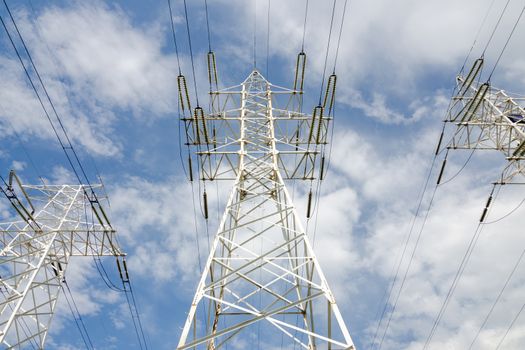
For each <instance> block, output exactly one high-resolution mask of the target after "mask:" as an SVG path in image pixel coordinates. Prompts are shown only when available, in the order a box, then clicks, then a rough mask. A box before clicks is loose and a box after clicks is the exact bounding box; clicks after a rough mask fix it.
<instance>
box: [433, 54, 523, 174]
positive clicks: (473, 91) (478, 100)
mask: <svg viewBox="0 0 525 350" xmlns="http://www.w3.org/2000/svg"><path fill="white" fill-rule="evenodd" d="M483 64H484V60H483V58H479V59H477V60H476V61H474V64H473V65H472V68H471V70H470V71H469V72H468V74H467V75H466V76H462V75H459V76H458V77H457V89H456V93H455V95H454V96H453V97H452V101H451V108H450V109H449V114H448V116H447V119H446V122H447V123H449V124H454V125H455V129H454V131H453V137H452V140H451V141H450V143H449V144H447V145H446V147H447V148H448V149H472V150H474V149H477V150H497V151H500V152H502V153H503V154H504V155H505V158H506V160H507V161H508V162H507V165H506V166H505V168H504V169H503V171H502V174H501V177H500V179H498V182H497V183H499V184H506V183H509V182H513V181H514V178H515V177H516V176H517V175H521V176H524V175H525V107H524V105H523V101H524V98H523V97H519V96H515V95H511V94H509V93H507V92H505V91H504V90H501V89H497V88H494V87H493V86H491V84H490V82H485V83H481V82H479V76H480V74H481V72H482V68H483ZM442 139H443V134H442V135H441V139H440V143H441V140H442ZM439 148H440V145H439V146H438V150H439ZM443 167H444V166H443ZM520 181H521V182H523V180H520Z"/></svg>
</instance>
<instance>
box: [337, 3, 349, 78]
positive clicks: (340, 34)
mask: <svg viewBox="0 0 525 350" xmlns="http://www.w3.org/2000/svg"><path fill="white" fill-rule="evenodd" d="M347 3H348V0H345V4H344V6H343V15H342V18H341V26H340V27H339V38H338V39H337V49H336V50H335V59H334V69H333V73H334V74H335V67H336V65H337V57H338V56H339V46H340V45H341V36H342V34H343V25H344V23H345V14H346V5H347Z"/></svg>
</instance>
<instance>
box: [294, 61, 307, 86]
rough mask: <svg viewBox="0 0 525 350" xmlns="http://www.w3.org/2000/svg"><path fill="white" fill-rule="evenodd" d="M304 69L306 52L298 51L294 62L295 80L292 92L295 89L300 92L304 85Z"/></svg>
mask: <svg viewBox="0 0 525 350" xmlns="http://www.w3.org/2000/svg"><path fill="white" fill-rule="evenodd" d="M305 69H306V53H304V51H301V52H299V54H298V55H297V62H296V64H295V80H294V83H293V90H294V91H293V93H294V94H295V93H297V91H298V92H299V93H300V94H302V93H303V87H304V71H305Z"/></svg>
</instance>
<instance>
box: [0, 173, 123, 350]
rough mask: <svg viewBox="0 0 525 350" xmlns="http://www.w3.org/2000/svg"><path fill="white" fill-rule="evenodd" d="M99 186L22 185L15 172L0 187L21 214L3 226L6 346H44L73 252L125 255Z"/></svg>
mask: <svg viewBox="0 0 525 350" xmlns="http://www.w3.org/2000/svg"><path fill="white" fill-rule="evenodd" d="M14 180H15V181H14ZM16 185H18V191H15V186H16ZM100 188H101V186H91V185H90V186H85V185H74V186H70V185H45V186H44V185H43V186H30V185H22V184H21V182H20V180H19V179H18V178H17V177H16V175H15V174H14V173H13V172H11V174H10V180H9V184H7V183H5V188H4V187H2V186H0V189H1V191H2V193H3V194H4V195H5V196H6V197H7V198H8V199H9V201H10V202H11V204H12V205H13V207H14V208H15V210H16V212H17V213H18V215H19V216H20V220H19V221H14V222H8V223H1V224H0V242H1V250H0V293H1V294H0V344H1V347H2V348H3V349H24V348H37V349H43V348H44V343H45V341H46V337H47V334H48V330H49V326H50V323H51V320H52V318H53V314H54V312H55V307H56V303H57V300H58V296H59V293H60V290H61V288H62V284H63V282H64V277H65V273H66V268H67V265H68V263H69V258H70V257H71V256H108V255H109V256H123V253H122V252H121V250H120V248H119V247H118V244H117V242H116V236H115V231H114V230H113V228H112V227H111V224H110V222H109V220H108V218H107V216H106V214H105V212H104V210H103V209H102V207H101V206H100V203H99V202H98V197H97V195H96V192H97V191H100ZM17 192H19V193H18V195H17Z"/></svg>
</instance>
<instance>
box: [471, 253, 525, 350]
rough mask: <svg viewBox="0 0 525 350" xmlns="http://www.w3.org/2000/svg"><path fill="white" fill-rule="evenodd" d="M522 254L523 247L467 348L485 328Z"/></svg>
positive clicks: (519, 262)
mask: <svg viewBox="0 0 525 350" xmlns="http://www.w3.org/2000/svg"><path fill="white" fill-rule="evenodd" d="M524 255H525V249H524V250H523V251H522V252H521V254H520V256H519V257H518V260H517V261H516V263H515V264H514V266H513V267H512V270H511V272H510V274H509V275H508V276H507V279H506V280H505V283H504V284H503V287H502V288H501V290H500V291H499V293H498V296H497V297H496V299H495V300H494V302H493V303H492V306H491V307H490V310H489V312H488V313H487V315H486V316H485V318H484V319H483V322H482V323H481V326H480V327H479V329H478V331H477V332H476V335H475V336H474V339H472V342H471V343H470V346H469V348H468V349H469V350H470V349H472V347H473V346H474V344H475V343H476V340H477V339H478V337H479V335H480V334H481V331H482V330H483V328H485V325H486V324H487V321H488V320H489V318H490V316H491V315H492V312H493V311H494V309H495V308H496V305H498V303H499V301H500V298H501V296H502V295H503V293H504V292H505V290H506V289H507V286H508V285H509V282H510V280H511V279H512V277H513V276H514V273H515V272H516V270H517V269H518V267H519V265H520V264H521V260H522V259H523V256H524Z"/></svg>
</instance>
